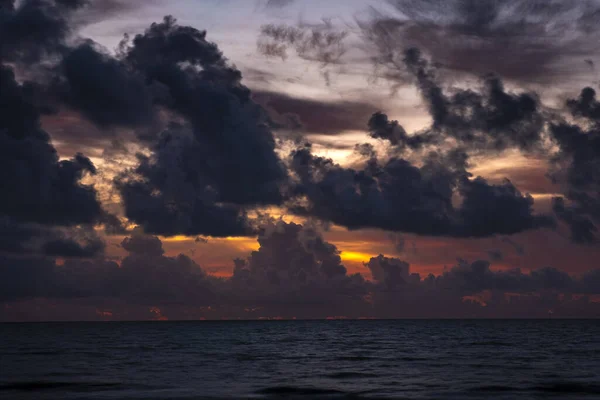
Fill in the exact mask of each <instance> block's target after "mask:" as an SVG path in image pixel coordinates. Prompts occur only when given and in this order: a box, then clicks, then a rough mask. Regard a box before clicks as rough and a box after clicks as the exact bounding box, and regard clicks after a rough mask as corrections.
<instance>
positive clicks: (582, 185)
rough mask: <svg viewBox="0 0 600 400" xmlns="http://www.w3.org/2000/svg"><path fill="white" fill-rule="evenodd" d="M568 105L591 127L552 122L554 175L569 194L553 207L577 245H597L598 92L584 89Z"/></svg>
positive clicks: (599, 183)
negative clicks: (556, 151) (555, 149)
mask: <svg viewBox="0 0 600 400" xmlns="http://www.w3.org/2000/svg"><path fill="white" fill-rule="evenodd" d="M566 106H567V107H568V108H569V110H570V111H571V113H572V115H573V116H574V117H578V118H583V119H584V120H587V121H588V122H589V124H588V127H585V125H584V127H582V126H580V125H574V124H572V123H569V122H566V121H564V120H558V121H556V122H551V123H550V127H549V131H550V135H551V138H552V139H553V141H554V142H555V143H556V145H557V146H558V147H559V152H558V153H557V154H556V155H555V156H554V157H553V158H552V162H553V165H552V169H551V171H550V176H551V178H552V179H553V180H554V181H555V182H556V183H558V184H560V185H562V186H563V188H564V193H565V196H564V197H557V198H555V199H554V200H553V208H554V211H555V212H556V214H557V216H558V217H559V218H560V219H561V220H563V221H564V222H566V223H567V224H568V225H569V226H570V229H571V237H572V239H573V240H574V241H575V242H578V243H595V242H597V234H596V232H597V231H598V227H597V224H598V223H600V197H599V195H598V193H600V179H599V178H598V177H597V173H596V171H598V168H600V129H599V126H600V125H599V124H600V113H599V112H598V109H599V108H600V107H599V105H598V102H597V101H596V92H595V91H594V90H593V89H591V88H584V89H583V90H582V91H581V95H580V96H579V98H577V99H571V100H568V101H567V102H566ZM565 198H566V200H568V201H565Z"/></svg>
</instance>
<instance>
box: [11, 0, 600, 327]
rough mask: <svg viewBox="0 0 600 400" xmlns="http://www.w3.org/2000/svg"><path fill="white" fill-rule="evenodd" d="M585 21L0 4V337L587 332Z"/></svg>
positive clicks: (574, 4)
mask: <svg viewBox="0 0 600 400" xmlns="http://www.w3.org/2000/svg"><path fill="white" fill-rule="evenodd" d="M167 16H168V17H167ZM599 16H600V3H599V2H597V1H595V0H589V1H587V0H582V1H563V0H560V1H559V0H556V1H553V0H548V1H546V0H544V1H542V0H539V1H538V0H497V1H492V0H490V1H476V0H451V1H443V2H441V1H429V0H427V1H425V0H423V1H417V0H389V1H387V0H379V1H368V0H328V1H316V0H315V1H313V0H256V1H254V0H170V1H162V0H151V1H141V0H139V1H138V0H134V1H129V0H128V1H125V0H104V1H101V0H98V1H94V0H22V1H16V2H15V1H12V0H0V61H1V63H2V66H1V68H0V140H1V141H2V142H1V144H2V145H1V146H0V148H1V151H2V152H3V155H2V161H0V165H1V166H2V170H3V171H4V172H3V175H2V177H0V182H1V185H2V186H1V187H2V195H1V197H2V199H1V200H0V251H1V253H0V320H6V321H12V320H48V319H50V320H54V319H58V320H63V319H67V320H68V319H85V320H88V319H91V320H94V319H99V320H107V319H198V318H206V319H212V318H250V319H254V318H273V317H284V318H293V317H297V318H326V317H334V316H336V317H339V316H344V317H346V316H347V317H351V318H359V317H384V318H390V317H480V316H481V317H513V316H514V317H545V316H547V315H548V312H549V311H550V310H551V311H552V312H553V313H554V314H555V315H558V316H564V317H579V316H583V317H589V316H595V317H598V316H600V269H598V268H600V266H599V265H598V260H600V246H598V232H597V226H598V223H600V175H599V174H598V172H599V171H600V102H599V101H598V100H597V98H596V92H595V91H596V89H597V87H598V84H599V82H600V73H599V72H600V71H599V70H598V65H600V64H599V63H600V25H598V24H597V23H596V22H595V21H596V20H597V18H598V17H599ZM417 274H418V275H417Z"/></svg>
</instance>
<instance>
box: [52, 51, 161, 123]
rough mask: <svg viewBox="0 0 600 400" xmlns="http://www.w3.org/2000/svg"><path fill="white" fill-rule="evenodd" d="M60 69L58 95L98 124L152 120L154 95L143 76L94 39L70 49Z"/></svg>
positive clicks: (148, 121)
mask: <svg viewBox="0 0 600 400" xmlns="http://www.w3.org/2000/svg"><path fill="white" fill-rule="evenodd" d="M61 72H62V74H63V78H64V79H63V80H62V82H60V83H59V84H58V87H57V88H56V89H55V90H56V91H57V92H58V93H59V96H60V97H62V100H63V101H64V102H65V103H66V104H67V105H68V106H70V107H71V108H73V109H75V110H77V111H79V112H81V113H82V114H83V115H84V116H85V117H86V118H88V119H89V120H90V121H92V122H94V123H95V124H97V125H98V126H100V127H102V128H107V127H111V126H125V127H135V126H139V125H142V124H149V123H151V122H152V120H153V111H152V98H151V96H150V90H149V89H148V88H147V87H146V85H145V84H144V82H143V80H142V77H141V76H138V75H136V74H134V73H132V72H130V71H128V70H127V68H126V67H125V65H123V63H121V62H120V61H118V60H116V59H114V58H112V56H110V55H108V54H103V53H102V52H100V51H99V50H97V49H96V48H94V45H93V43H86V44H83V45H80V46H79V47H77V48H74V49H72V50H70V51H69V53H68V54H67V55H66V56H65V58H64V59H63V61H62V64H61Z"/></svg>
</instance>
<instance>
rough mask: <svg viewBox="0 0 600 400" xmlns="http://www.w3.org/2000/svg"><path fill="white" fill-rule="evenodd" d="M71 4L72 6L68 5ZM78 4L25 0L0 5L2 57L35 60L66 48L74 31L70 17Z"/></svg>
mask: <svg viewBox="0 0 600 400" xmlns="http://www.w3.org/2000/svg"><path fill="white" fill-rule="evenodd" d="M67 4H69V5H67ZM77 5H78V4H75V3H72V4H71V3H65V2H62V1H58V2H55V1H51V0H47V1H46V0H24V1H21V2H19V3H18V5H17V6H15V2H14V1H6V0H5V1H4V2H3V5H2V7H0V36H1V37H2V43H1V44H0V59H2V60H3V61H4V62H18V63H25V64H29V63H34V62H37V61H39V60H40V59H41V58H43V57H45V56H47V55H51V54H54V53H60V52H62V51H63V50H64V47H65V45H64V42H65V40H66V38H67V37H68V36H69V35H70V34H71V28H70V26H69V22H68V18H69V14H70V13H71V12H72V11H73V10H74V9H75V8H77Z"/></svg>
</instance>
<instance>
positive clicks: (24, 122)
mask: <svg viewBox="0 0 600 400" xmlns="http://www.w3.org/2000/svg"><path fill="white" fill-rule="evenodd" d="M0 105H1V106H0V108H1V110H2V111H1V114H0V141H1V142H2V145H1V146H0V148H1V149H2V157H0V159H1V160H2V161H0V169H2V171H5V173H4V174H3V175H2V176H3V178H0V180H1V181H2V187H3V188H4V190H3V195H2V197H1V199H0V213H3V214H5V215H9V216H11V217H12V218H14V219H16V220H18V221H22V222H35V223H41V224H58V225H75V224H85V223H93V222H95V221H96V220H97V219H98V218H99V217H100V215H101V208H100V205H99V203H98V200H97V199H96V191H95V190H94V189H93V188H92V187H89V186H85V185H83V184H81V183H80V180H81V178H82V177H83V176H84V174H86V173H90V174H94V173H96V169H95V167H94V165H93V164H92V162H91V161H90V160H89V159H88V158H86V157H85V156H83V155H77V156H76V157H75V158H73V159H71V160H63V161H59V158H58V155H57V154H56V150H55V149H54V147H52V145H51V144H50V143H49V137H48V134H47V133H46V132H44V131H43V130H42V129H41V126H40V122H39V115H38V113H37V110H36V108H35V107H34V106H33V105H32V104H31V103H30V102H29V101H28V99H27V97H26V94H25V93H24V90H23V87H22V86H21V85H19V84H17V82H16V81H15V77H14V73H13V71H12V70H11V69H9V68H7V67H4V66H2V67H0Z"/></svg>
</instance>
